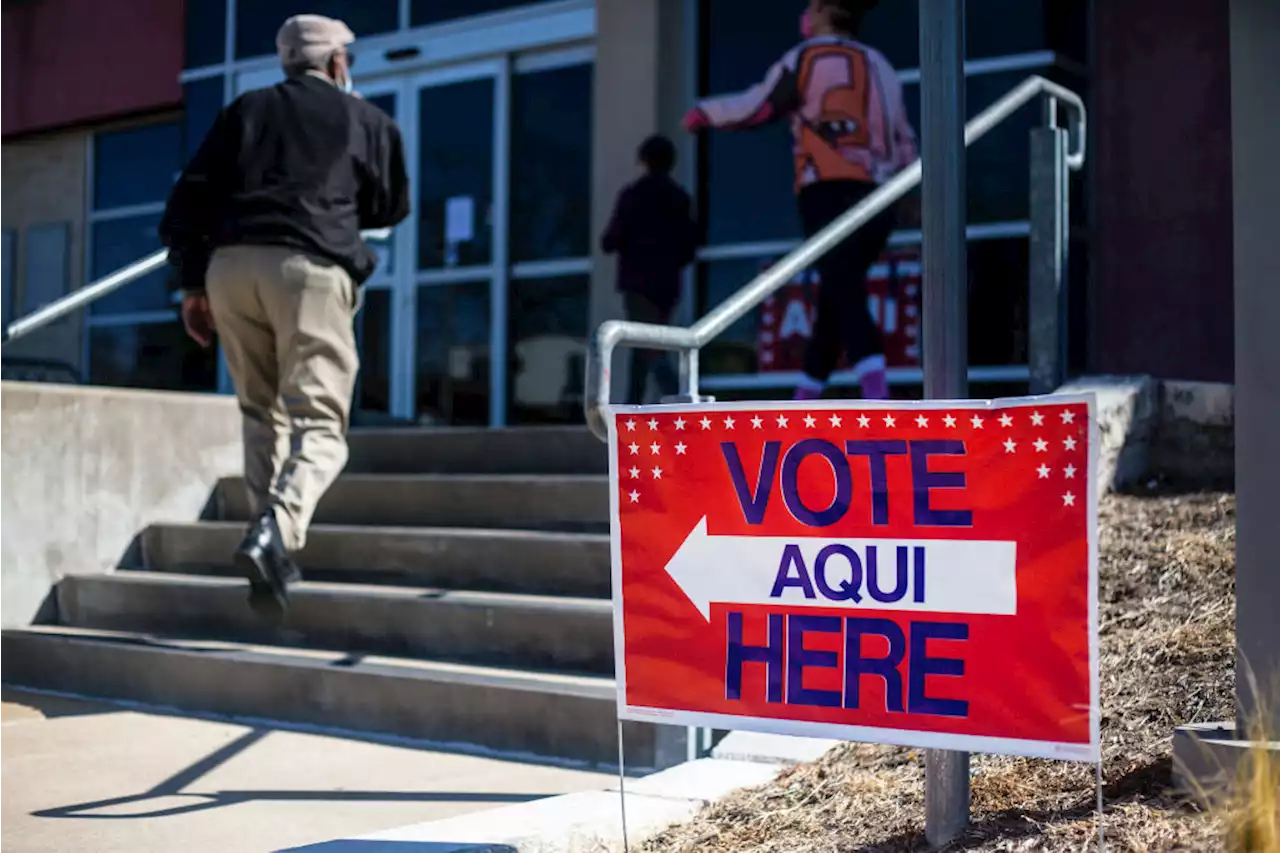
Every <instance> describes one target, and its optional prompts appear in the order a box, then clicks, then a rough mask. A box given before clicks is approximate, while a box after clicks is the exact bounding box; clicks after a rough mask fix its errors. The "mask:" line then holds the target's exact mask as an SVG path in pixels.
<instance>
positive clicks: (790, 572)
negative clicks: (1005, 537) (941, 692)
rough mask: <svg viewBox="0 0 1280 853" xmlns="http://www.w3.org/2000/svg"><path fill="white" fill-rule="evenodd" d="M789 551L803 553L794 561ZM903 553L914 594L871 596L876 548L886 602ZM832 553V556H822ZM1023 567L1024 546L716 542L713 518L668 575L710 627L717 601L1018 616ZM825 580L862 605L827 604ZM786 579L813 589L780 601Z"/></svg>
mask: <svg viewBox="0 0 1280 853" xmlns="http://www.w3.org/2000/svg"><path fill="white" fill-rule="evenodd" d="M788 545H794V546H796V547H795V549H793V550H792V551H791V552H790V554H789V555H788V551H787V546H788ZM831 546H836V547H834V548H833V547H831ZM899 547H904V548H907V555H908V557H909V567H908V571H907V573H906V581H907V583H906V587H905V588H904V589H903V590H901V597H900V598H899V599H898V600H895V601H882V600H878V599H877V598H875V597H873V596H872V594H871V593H870V587H871V584H872V578H871V577H870V575H871V572H870V571H869V568H868V564H869V563H870V562H871V560H870V559H869V554H870V552H869V550H868V549H875V557H874V561H875V563H876V568H877V571H876V578H875V580H876V584H875V586H876V589H877V590H878V591H880V592H881V593H882V597H885V596H887V595H889V594H891V593H894V592H895V590H896V587H897V585H898V584H897V582H898V548H899ZM918 548H923V558H924V559H923V566H919V567H917V557H918V555H919V552H918V551H917V549H918ZM797 551H798V554H799V556H800V557H802V559H801V560H800V561H799V563H797V561H796V560H795V559H794V558H795V556H796V554H797ZM824 551H825V552H826V554H825V556H821V555H822V552H824ZM850 551H852V552H853V553H854V554H855V555H856V559H857V561H858V562H859V564H860V566H859V567H858V570H857V571H855V567H854V566H853V561H852V560H850V559H849V558H848V557H847V556H846V555H847V554H848V553H849V552H850ZM800 564H802V565H800ZM1016 568H1017V543H1016V542H997V541H982V540H970V539H827V538H822V537H814V536H711V535H709V534H708V533H707V519H706V516H703V518H702V520H701V521H699V522H698V523H697V524H696V525H695V526H694V528H693V530H691V531H690V532H689V535H688V536H687V537H686V538H685V540H684V543H683V544H682V545H681V546H680V548H679V550H677V551H676V553H675V555H674V556H672V558H671V559H670V561H668V562H667V574H669V575H670V576H671V579H672V580H674V581H675V582H676V584H677V585H678V586H679V587H680V589H681V590H682V591H683V592H684V594H685V595H686V596H688V598H689V601H690V602H692V603H693V606H694V607H696V608H698V612H699V613H701V614H702V618H704V619H706V620H708V621H710V619H711V604H712V603H713V602H715V603H720V604H775V605H776V604H784V605H787V606H788V607H797V606H799V607H826V608H832V607H838V608H847V609H849V610H913V611H921V612H928V613H991V614H997V615H1010V614H1013V613H1016V612H1017V604H1018V588H1017V572H1016ZM819 573H821V574H822V576H823V581H824V582H825V586H826V588H827V589H829V590H834V591H836V592H837V594H838V593H840V592H842V591H845V590H852V591H853V592H856V593H857V596H858V598H859V599H860V600H853V599H852V598H849V599H845V600H833V599H832V598H829V597H827V596H826V595H825V594H824V593H823V592H822V591H821V589H822V586H820V585H819V582H818V577H817V575H818V574H819ZM780 575H781V576H784V577H788V578H791V579H793V580H796V579H798V578H800V577H801V576H802V575H804V576H807V578H808V580H809V584H808V586H809V589H805V588H804V587H803V586H802V585H801V584H800V583H799V582H796V583H794V584H793V585H787V586H785V587H782V588H780V589H779V590H778V594H777V595H774V594H773V593H774V589H775V585H776V583H777V580H778V578H779V576H780ZM855 576H860V577H856V578H855ZM855 579H857V580H859V582H858V584H857V586H856V587H854V586H852V585H851V584H852V582H853V581H854V580H855ZM918 579H923V581H924V583H923V584H922V586H923V589H917V580H918ZM810 592H812V597H810V595H809V593H810ZM918 598H922V599H923V600H917V599H918Z"/></svg>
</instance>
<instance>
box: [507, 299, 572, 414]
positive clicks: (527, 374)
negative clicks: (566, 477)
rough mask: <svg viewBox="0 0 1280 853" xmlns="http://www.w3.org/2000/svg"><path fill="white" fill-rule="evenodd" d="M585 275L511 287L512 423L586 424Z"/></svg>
mask: <svg viewBox="0 0 1280 853" xmlns="http://www.w3.org/2000/svg"><path fill="white" fill-rule="evenodd" d="M589 290H590V279H589V278H588V277H587V276H566V277H563V278H541V279H529V280H524V281H517V282H515V283H514V284H513V286H512V288H511V348H512V353H513V355H514V358H513V359H512V363H511V370H510V375H511V389H510V400H511V406H510V410H511V419H512V422H513V423H517V424H527V423H566V422H568V423H576V422H578V421H581V420H582V381H583V377H584V375H585V374H584V370H585V364H586V362H585V358H586V356H585V352H586V339H587V322H588V320H587V314H588V291H589Z"/></svg>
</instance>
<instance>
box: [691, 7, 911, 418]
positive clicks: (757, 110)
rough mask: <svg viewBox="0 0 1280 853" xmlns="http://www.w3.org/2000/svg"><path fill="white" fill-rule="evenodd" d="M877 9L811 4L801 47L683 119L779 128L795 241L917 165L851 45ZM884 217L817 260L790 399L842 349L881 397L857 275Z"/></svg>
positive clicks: (858, 49)
mask: <svg viewBox="0 0 1280 853" xmlns="http://www.w3.org/2000/svg"><path fill="white" fill-rule="evenodd" d="M875 5H876V0H810V2H809V6H808V8H807V9H806V10H805V11H804V14H803V15H802V16H801V19H800V33H801V35H802V36H803V38H804V40H803V41H802V42H801V43H800V44H798V45H796V46H795V47H793V48H791V49H790V50H789V51H787V52H786V53H785V54H784V55H783V57H782V58H781V59H780V60H778V61H777V62H775V63H774V64H773V65H772V66H770V68H769V70H768V72H767V73H766V74H765V77H764V80H763V81H762V82H760V83H758V84H756V85H755V86H752V87H751V88H750V89H747V90H746V91H744V92H739V93H735V94H731V95H724V96H722V97H717V98H709V99H706V100H703V101H700V102H699V103H698V104H697V105H696V106H694V107H693V108H692V109H691V110H689V112H688V113H687V114H686V115H685V117H684V128H685V130H687V131H689V132H690V133H697V132H699V131H701V130H704V129H706V128H710V127H714V128H721V129H726V130H739V129H748V128H754V127H759V126H761V125H764V124H767V123H769V122H773V121H778V120H782V119H786V120H788V121H789V122H790V125H791V132H792V136H793V139H794V145H793V153H794V168H795V187H796V201H797V204H798V206H799V209H800V219H801V223H802V224H803V226H804V233H805V236H806V237H812V236H813V235H814V234H816V233H818V232H819V231H821V230H822V229H823V228H824V227H826V226H827V225H828V224H829V223H830V222H831V221H832V220H833V219H835V218H836V217H838V216H839V215H840V214H842V213H844V212H845V211H847V210H848V209H849V208H851V207H853V206H854V205H855V204H857V203H858V202H860V201H862V199H864V198H866V196H867V195H868V194H870V193H871V192H872V191H873V190H875V189H876V187H878V186H879V185H880V184H881V183H883V182H884V181H886V180H888V179H889V178H890V177H892V176H893V175H894V174H895V173H896V172H898V171H899V170H901V169H902V168H903V167H905V166H907V165H908V164H910V163H911V162H912V161H914V160H915V159H916V157H917V147H916V136H915V132H914V131H913V130H912V128H911V123H910V121H909V120H908V118H907V113H906V108H905V106H904V104H903V101H902V85H901V83H900V82H899V81H898V77H897V74H896V73H895V72H894V70H893V66H892V65H890V64H889V61H888V60H887V59H885V58H884V56H883V55H882V54H881V53H880V52H879V51H877V50H875V49H874V48H872V47H870V46H868V45H866V44H863V43H862V42H859V41H858V40H857V38H856V37H857V33H858V28H859V26H860V25H861V23H862V18H863V16H864V15H865V14H866V12H867V11H869V10H870V9H871V8H873V7H874V6H875ZM894 221H895V220H894V214H893V211H892V210H891V209H890V210H886V211H885V212H884V213H882V214H880V215H879V216H877V217H875V218H874V219H872V220H871V221H870V222H868V223H867V224H866V225H864V226H863V227H862V228H860V229H859V230H858V231H855V232H854V233H853V234H852V235H850V236H849V237H848V238H847V239H845V240H844V241H843V242H842V243H841V244H840V245H838V246H837V247H836V248H834V249H832V250H831V251H830V252H828V253H827V254H826V255H825V256H824V257H823V258H822V259H820V260H819V261H817V267H818V275H819V278H820V282H821V283H820V285H819V288H818V312H817V321H816V323H815V324H814V330H813V337H812V339H811V340H810V342H809V348H808V351H807V352H806V354H805V366H804V376H803V377H802V379H801V381H800V384H799V386H798V387H797V388H796V392H795V398H796V399H798V400H806V399H814V398H817V397H819V396H821V394H822V392H823V389H824V388H825V387H826V384H827V380H828V379H829V378H830V376H831V372H832V371H833V370H834V369H835V367H836V364H837V362H839V360H840V354H841V351H842V350H843V352H844V353H845V355H846V356H847V357H848V359H849V362H850V364H852V365H853V371H854V374H855V376H856V377H857V379H858V380H859V382H860V384H861V387H862V396H863V397H865V398H868V399H885V398H887V397H888V396H889V389H888V384H887V382H886V380H885V361H884V347H883V343H882V341H881V338H880V332H879V330H878V329H877V328H876V326H875V324H874V323H873V322H872V319H871V315H870V312H869V311H868V309H867V295H866V277H867V271H868V270H869V269H870V267H871V265H872V264H873V263H874V262H875V260H876V258H878V257H879V256H880V253H881V252H883V251H884V248H885V245H886V244H887V243H888V240H889V235H890V233H891V232H892V231H893V228H894Z"/></svg>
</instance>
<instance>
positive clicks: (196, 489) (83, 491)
mask: <svg viewBox="0 0 1280 853" xmlns="http://www.w3.org/2000/svg"><path fill="white" fill-rule="evenodd" d="M240 433H241V425H240V412H239V410H238V409H237V408H236V401H235V400H234V399H233V398H231V397H223V396H216V395H211V394H175V393H161V392H154V391H135V390H129V389H122V388H93V387H80V386H69V385H36V384H32V383H26V382H19V383H11V382H6V383H3V384H2V385H0V444H2V446H3V465H2V466H0V469H2V470H3V481H4V482H3V485H2V486H0V503H2V504H3V509H2V511H0V516H2V517H3V527H4V531H3V535H2V536H0V544H2V546H3V547H2V550H3V554H2V555H0V562H2V563H3V565H4V577H3V594H2V595H0V600H2V601H3V624H4V626H5V627H14V626H20V625H26V624H28V623H30V622H31V621H32V620H33V619H34V618H35V617H36V615H37V613H39V612H40V610H41V607H42V605H44V603H45V602H46V600H47V599H48V597H49V593H50V590H51V589H52V587H53V585H54V584H55V583H56V582H57V581H58V579H59V578H61V577H62V576H63V575H65V574H67V573H69V572H107V571H110V570H111V569H113V568H114V567H115V566H116V565H117V564H118V563H119V561H120V559H121V557H122V556H124V555H126V554H127V552H128V551H129V550H130V548H131V547H132V545H133V542H134V538H135V537H136V536H137V534H138V532H139V531H141V530H142V529H143V528H145V527H146V526H147V525H149V524H153V523H156V522H160V521H191V520H194V519H196V518H199V517H200V514H201V512H202V510H203V509H204V507H205V506H206V504H207V503H208V501H209V498H210V495H211V493H212V489H213V487H214V485H215V483H216V482H217V481H218V479H219V478H221V477H226V476H230V475H232V474H236V473H238V472H239V471H240V470H241V466H242V457H241V443H240Z"/></svg>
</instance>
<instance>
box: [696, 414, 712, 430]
mask: <svg viewBox="0 0 1280 853" xmlns="http://www.w3.org/2000/svg"><path fill="white" fill-rule="evenodd" d="M698 423H699V424H701V425H702V428H703V429H711V418H709V417H707V416H706V415H703V416H702V420H700V421H698Z"/></svg>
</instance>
